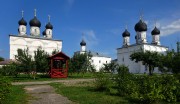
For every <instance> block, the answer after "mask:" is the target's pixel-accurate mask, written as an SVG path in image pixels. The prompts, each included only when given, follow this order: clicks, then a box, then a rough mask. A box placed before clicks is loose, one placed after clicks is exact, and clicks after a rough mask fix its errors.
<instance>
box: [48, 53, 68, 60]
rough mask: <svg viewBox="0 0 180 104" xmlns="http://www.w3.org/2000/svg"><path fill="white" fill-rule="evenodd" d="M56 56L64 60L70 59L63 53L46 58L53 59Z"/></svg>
mask: <svg viewBox="0 0 180 104" xmlns="http://www.w3.org/2000/svg"><path fill="white" fill-rule="evenodd" d="M57 56H59V57H63V58H65V59H70V58H69V56H67V55H66V54H65V53H63V52H59V53H56V54H54V55H52V56H49V57H48V58H53V57H57Z"/></svg>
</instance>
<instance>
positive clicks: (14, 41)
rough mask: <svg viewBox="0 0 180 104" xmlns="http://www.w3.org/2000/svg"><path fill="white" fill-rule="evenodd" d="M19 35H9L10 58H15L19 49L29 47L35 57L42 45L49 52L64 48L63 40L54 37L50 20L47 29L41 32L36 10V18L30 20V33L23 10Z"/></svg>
mask: <svg viewBox="0 0 180 104" xmlns="http://www.w3.org/2000/svg"><path fill="white" fill-rule="evenodd" d="M18 24H19V28H18V35H13V34H10V35H9V42H10V59H15V55H17V50H18V49H27V48H28V49H29V54H30V55H31V56H32V57H33V56H34V51H36V50H37V48H39V47H41V48H42V49H43V50H45V52H47V53H48V54H50V55H51V54H52V51H53V50H57V51H61V50H62V40H55V39H53V31H52V30H53V26H52V24H51V23H50V16H49V21H48V23H47V24H46V26H45V30H44V31H43V32H42V35H41V32H40V27H41V22H40V21H39V20H38V18H37V16H36V10H35V13H34V18H33V19H31V20H30V21H29V25H30V35H28V34H27V28H26V26H27V22H26V21H25V20H24V17H23V12H22V18H21V19H20V20H19V22H18Z"/></svg>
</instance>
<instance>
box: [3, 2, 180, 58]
mask: <svg viewBox="0 0 180 104" xmlns="http://www.w3.org/2000/svg"><path fill="white" fill-rule="evenodd" d="M34 9H36V10H37V18H38V19H39V20H40V22H41V28H40V29H41V33H42V31H43V30H44V29H45V24H46V23H47V22H48V15H50V16H51V24H52V25H53V27H54V28H53V39H58V40H63V46H62V51H63V52H64V53H66V54H67V55H68V56H70V57H72V56H73V54H74V52H75V51H79V50H80V42H81V40H82V37H84V39H85V41H86V44H87V50H91V51H96V52H99V53H101V54H104V55H107V56H110V57H112V59H115V58H117V50H116V49H117V48H120V47H122V43H123V41H122V33H123V32H124V30H125V28H126V26H127V29H128V31H129V32H130V34H131V36H130V44H134V43H135V38H134V37H135V35H136V32H135V30H134V26H135V24H136V23H137V22H138V21H139V19H140V16H142V18H143V20H144V21H145V22H146V23H147V26H148V30H147V40H148V43H151V41H152V36H151V31H152V30H153V28H154V26H155V25H156V26H157V27H158V28H159V29H160V31H161V34H160V41H161V44H162V45H163V46H167V47H169V49H176V42H177V41H180V0H1V6H0V23H1V26H0V56H1V57H4V58H9V34H14V35H17V34H18V21H19V20H20V19H21V17H22V15H21V11H22V10H23V11H24V19H25V20H26V21H27V23H28V25H27V34H28V35H29V33H30V26H29V21H30V20H31V19H32V18H33V17H34ZM82 33H84V36H82ZM41 36H42V34H41Z"/></svg>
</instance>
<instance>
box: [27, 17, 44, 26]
mask: <svg viewBox="0 0 180 104" xmlns="http://www.w3.org/2000/svg"><path fill="white" fill-rule="evenodd" d="M29 25H30V26H36V27H41V22H40V21H39V20H38V19H37V18H36V16H35V17H34V18H33V19H32V20H30V22H29Z"/></svg>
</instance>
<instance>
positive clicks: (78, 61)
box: [69, 53, 93, 74]
mask: <svg viewBox="0 0 180 104" xmlns="http://www.w3.org/2000/svg"><path fill="white" fill-rule="evenodd" d="M90 60H91V55H90V54H89V53H84V54H75V55H74V56H73V57H72V58H71V59H70V64H69V71H70V72H72V73H80V72H81V73H83V74H84V73H85V72H87V71H89V70H91V69H92V68H93V66H92V65H91V62H90Z"/></svg>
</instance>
